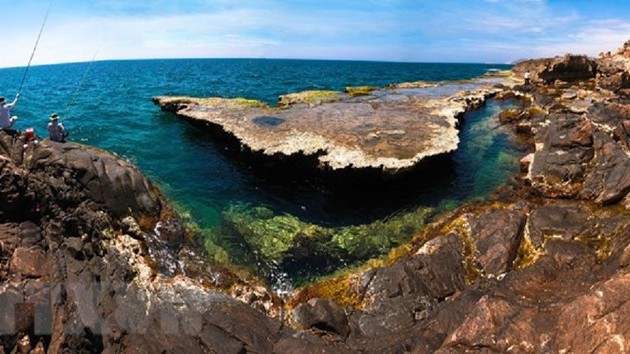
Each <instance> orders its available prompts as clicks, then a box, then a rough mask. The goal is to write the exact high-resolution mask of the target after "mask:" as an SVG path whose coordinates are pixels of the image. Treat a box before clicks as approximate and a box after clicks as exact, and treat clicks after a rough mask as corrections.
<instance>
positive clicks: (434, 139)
mask: <svg viewBox="0 0 630 354" xmlns="http://www.w3.org/2000/svg"><path fill="white" fill-rule="evenodd" d="M507 82H508V79H505V78H486V79H479V80H476V81H472V82H467V83H455V84H453V83H451V84H439V85H438V84H426V83H422V85H399V86H391V87H388V88H385V89H381V90H375V89H373V88H366V89H363V90H359V89H354V90H353V89H352V88H348V89H347V90H346V91H347V92H348V93H347V94H346V93H340V92H334V91H306V92H302V93H296V94H289V95H285V96H282V97H281V98H280V106H279V107H275V108H272V107H269V106H267V105H266V104H263V103H261V102H257V101H252V100H244V99H222V98H205V99H201V98H192V97H155V98H154V99H153V101H154V102H155V103H156V104H157V105H159V106H160V107H161V108H162V110H165V111H169V112H173V113H176V114H177V116H178V117H180V118H182V119H184V120H187V121H190V122H191V123H192V124H195V125H197V126H200V127H202V128H204V129H206V130H208V131H210V132H213V133H217V134H219V135H223V136H228V137H230V138H232V139H233V140H236V141H237V142H238V144H240V145H241V146H242V147H243V148H244V149H247V150H248V151H250V152H253V153H258V155H257V157H260V158H262V159H266V160H274V159H275V160H287V159H290V158H296V159H302V160H308V158H309V157H315V158H316V160H315V161H316V162H315V163H314V165H313V166H310V167H311V168H312V169H316V168H319V169H320V170H333V171H335V170H343V169H375V170H379V171H385V172H386V173H390V174H395V173H397V172H400V171H404V170H409V169H411V168H413V167H414V166H416V165H417V164H418V163H420V162H421V161H423V160H424V159H426V158H428V157H432V156H437V155H442V154H445V153H448V152H452V151H454V150H455V149H457V144H458V142H459V138H458V129H457V125H458V118H459V116H460V115H461V114H462V113H464V112H465V111H466V110H469V109H471V108H474V107H478V106H479V105H481V104H482V103H483V102H484V101H485V99H486V98H487V97H488V96H491V95H494V94H496V93H497V92H498V91H499V89H498V88H496V87H494V85H495V84H498V83H507ZM357 92H360V93H361V94H357Z"/></svg>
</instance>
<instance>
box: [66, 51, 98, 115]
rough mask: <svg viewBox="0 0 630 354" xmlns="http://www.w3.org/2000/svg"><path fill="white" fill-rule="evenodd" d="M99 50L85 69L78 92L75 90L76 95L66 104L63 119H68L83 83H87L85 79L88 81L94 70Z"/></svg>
mask: <svg viewBox="0 0 630 354" xmlns="http://www.w3.org/2000/svg"><path fill="white" fill-rule="evenodd" d="M99 50H100V48H98V49H96V52H94V56H92V60H91V61H90V63H89V64H88V66H87V68H85V72H84V73H83V76H82V77H81V80H80V81H79V84H78V85H77V88H76V90H74V93H73V94H72V96H70V100H68V103H67V104H66V108H65V109H64V111H63V115H62V117H68V114H69V113H70V109H71V106H72V105H73V104H74V101H75V99H76V98H77V96H78V95H79V91H80V90H81V87H82V86H83V82H85V79H87V77H88V74H89V73H90V69H91V68H92V64H94V61H95V60H96V56H97V55H98V52H99ZM65 120H67V119H65Z"/></svg>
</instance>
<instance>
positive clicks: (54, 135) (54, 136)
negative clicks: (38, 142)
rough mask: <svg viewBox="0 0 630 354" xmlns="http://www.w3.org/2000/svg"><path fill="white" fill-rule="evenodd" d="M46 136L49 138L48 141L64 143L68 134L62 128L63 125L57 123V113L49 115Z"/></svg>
mask: <svg viewBox="0 0 630 354" xmlns="http://www.w3.org/2000/svg"><path fill="white" fill-rule="evenodd" d="M48 134H49V136H50V140H52V141H59V142H64V141H65V140H66V137H67V136H68V133H66V130H65V129H64V127H63V123H61V122H60V121H59V116H58V115H57V113H53V114H51V115H50V123H48Z"/></svg>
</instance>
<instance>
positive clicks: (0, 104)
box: [0, 93, 20, 129]
mask: <svg viewBox="0 0 630 354" xmlns="http://www.w3.org/2000/svg"><path fill="white" fill-rule="evenodd" d="M18 97H20V94H19V93H18V94H17V95H15V99H14V100H13V102H11V103H8V104H7V100H6V99H5V98H4V97H0V128H2V129H12V128H13V124H15V122H16V121H17V119H18V118H17V117H16V116H11V110H12V109H13V107H15V104H16V103H17V101H18Z"/></svg>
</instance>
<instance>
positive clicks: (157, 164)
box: [0, 59, 515, 228]
mask: <svg viewBox="0 0 630 354" xmlns="http://www.w3.org/2000/svg"><path fill="white" fill-rule="evenodd" d="M490 68H500V69H505V68H508V67H507V66H501V65H482V64H415V63H382V62H352V61H311V60H266V59H256V60H249V59H207V60H206V59H195V60H138V61H96V62H92V63H77V64H63V65H50V66H36V67H31V68H30V71H29V73H28V77H27V79H26V84H25V87H24V89H23V92H22V97H21V100H20V102H19V103H18V106H17V107H16V109H15V110H14V111H13V113H14V114H16V115H18V116H19V117H20V120H19V121H18V123H17V128H18V129H22V130H23V129H25V128H27V127H34V128H35V132H36V133H37V134H40V135H44V133H45V126H46V124H47V121H48V117H49V116H50V114H51V113H52V112H57V113H59V114H61V115H62V117H61V118H62V121H63V122H64V124H65V125H66V128H67V129H68V130H69V131H70V133H71V135H70V139H72V140H74V141H79V142H83V143H86V144H90V145H94V146H98V147H101V148H103V149H106V150H109V151H112V152H114V153H116V154H118V155H120V156H123V157H125V158H127V159H129V160H131V161H132V162H133V163H135V164H136V165H137V166H139V167H140V169H141V170H142V171H143V172H145V173H146V174H147V175H148V176H150V177H151V178H152V179H153V180H154V181H155V182H156V183H157V184H158V185H159V186H160V187H161V188H162V190H163V191H165V192H166V194H167V195H168V196H169V197H170V198H171V199H172V200H173V201H174V202H175V203H176V204H177V205H178V206H179V207H180V208H181V210H183V211H185V212H186V213H187V214H188V215H189V216H190V217H191V219H192V220H193V221H194V222H196V223H197V224H198V225H200V226H201V227H202V228H213V227H216V226H217V225H218V224H219V222H220V215H221V212H222V211H223V210H224V209H225V208H226V207H227V206H228V205H230V204H231V203H234V202H244V203H249V204H251V205H266V206H268V207H270V208H271V209H273V210H274V211H277V212H279V213H281V212H288V213H295V214H296V215H298V216H300V217H303V218H305V219H310V220H312V221H317V222H321V223H324V224H336V223H341V224H343V223H348V224H351V223H362V222H368V221H369V220H370V219H374V218H378V217H382V216H383V215H386V214H388V213H392V212H396V211H397V210H400V209H404V208H411V207H414V205H415V204H418V203H420V204H421V203H432V204H434V205H438V204H440V203H457V202H458V201H461V200H464V199H466V198H471V197H479V196H484V195H486V194H487V193H489V192H490V191H491V190H493V189H494V188H495V187H496V186H498V185H500V184H502V183H504V182H505V181H506V179H507V176H509V174H511V173H513V172H514V168H515V166H514V165H512V162H513V161H511V160H510V161H507V160H506V158H505V151H504V150H505V147H506V146H508V145H509V144H508V143H507V140H506V139H507V138H506V137H505V136H504V135H501V134H498V133H496V132H494V133H490V134H489V135H488V131H491V132H492V131H494V130H493V128H492V127H490V128H488V126H487V125H488V124H490V125H491V124H493V123H492V122H489V121H488V120H487V119H486V118H487V117H488V116H490V115H492V114H494V113H497V112H498V110H499V109H500V107H499V105H498V104H491V105H489V107H487V109H484V110H481V111H478V112H476V113H472V114H471V115H470V117H469V118H468V121H469V124H466V125H465V126H464V129H463V132H462V140H463V141H462V146H463V147H464V148H465V149H467V150H465V149H462V150H461V151H459V152H458V153H457V154H456V155H455V157H454V163H455V165H456V168H455V170H454V176H453V179H451V180H449V181H447V182H446V184H441V185H439V186H431V187H430V188H428V189H427V188H418V190H413V191H412V192H408V191H407V192H404V193H402V194H401V195H400V196H398V195H396V194H394V195H392V196H390V198H389V199H387V200H383V199H382V197H378V196H376V195H378V194H379V193H374V195H375V196H374V197H370V195H368V194H367V193H366V194H365V195H363V196H362V199H361V203H356V202H351V201H348V200H338V199H336V198H335V196H334V195H331V193H329V192H327V191H322V190H318V189H313V188H310V187H309V186H302V185H295V186H288V187H287V186H283V185H274V184H273V183H269V181H265V180H262V179H261V178H259V177H257V176H256V175H253V174H252V173H250V172H249V170H248V169H247V167H244V166H242V165H239V164H236V163H234V162H233V160H232V159H231V158H230V157H229V156H228V155H226V154H225V153H224V151H222V149H223V148H222V147H220V146H218V145H216V144H215V143H213V142H212V141H211V139H209V136H208V135H207V134H206V133H204V132H201V131H199V130H197V129H196V128H194V127H191V126H189V125H188V124H187V123H185V122H183V121H180V120H178V119H177V118H175V117H174V116H173V115H171V114H167V113H163V112H161V111H160V109H159V108H158V107H156V106H154V105H153V103H152V102H151V97H152V96H156V95H190V96H202V97H209V96H220V97H245V98H252V99H259V100H264V101H267V102H269V103H270V104H275V103H276V102H277V100H278V96H279V95H282V94H285V93H290V92H297V91H303V90H309V89H327V90H343V89H344V88H345V87H346V86H362V85H373V86H385V85H387V84H390V83H398V82H405V81H418V80H426V81H443V80H459V79H467V78H472V77H476V76H480V75H482V74H484V73H486V72H487V70H488V69H490ZM23 73H24V68H10V69H1V70H0V90H1V92H0V95H5V96H6V97H7V99H8V100H11V99H12V98H13V95H14V94H15V91H16V90H17V87H18V85H19V83H20V81H21V79H22V75H23ZM71 102H72V104H71V105H70V103H71ZM484 122H485V123H484ZM488 129H490V130H488ZM477 136H478V137H479V141H476V140H475V137H477ZM508 160H509V159H508ZM376 192H378V191H376ZM379 198H381V199H379Z"/></svg>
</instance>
